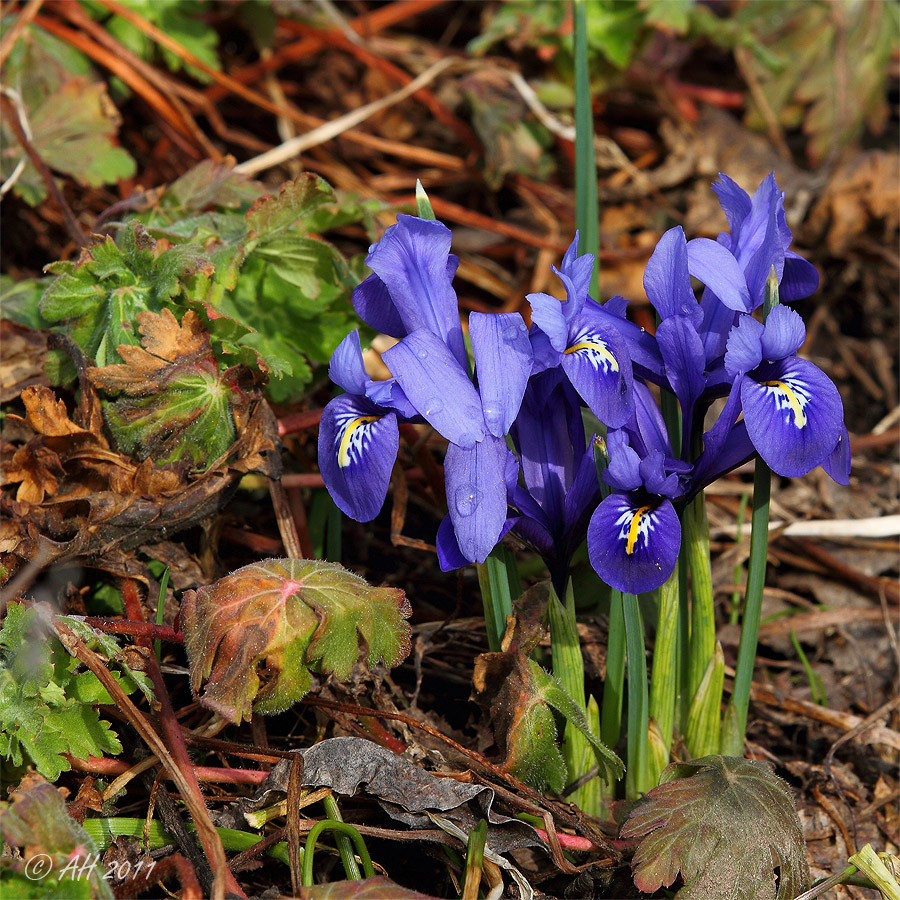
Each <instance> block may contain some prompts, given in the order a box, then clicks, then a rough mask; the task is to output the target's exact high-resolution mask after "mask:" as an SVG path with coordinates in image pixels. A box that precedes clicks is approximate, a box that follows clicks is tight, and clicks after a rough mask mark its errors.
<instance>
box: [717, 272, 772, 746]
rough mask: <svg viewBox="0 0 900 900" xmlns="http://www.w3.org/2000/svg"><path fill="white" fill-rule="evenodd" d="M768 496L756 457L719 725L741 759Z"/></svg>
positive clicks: (768, 305) (767, 481) (766, 474)
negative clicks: (736, 633)
mask: <svg viewBox="0 0 900 900" xmlns="http://www.w3.org/2000/svg"><path fill="white" fill-rule="evenodd" d="M778 303H779V297H778V276H777V275H776V273H775V267H774V266H773V267H772V270H771V272H770V273H769V277H768V279H767V280H766V289H765V299H764V302H763V322H765V320H766V319H767V318H768V316H769V313H770V312H771V311H772V310H773V309H774V308H775V307H776V306H777V305H778ZM771 493H772V472H771V470H770V469H769V467H768V466H767V465H766V464H765V463H764V462H763V461H762V459H761V458H760V457H757V459H756V466H755V468H754V470H753V512H752V514H751V518H750V523H751V524H750V560H749V562H748V564H747V590H746V592H745V594H744V616H743V622H742V623H741V640H740V644H739V645H738V658H737V666H736V668H735V674H734V688H733V689H732V692H731V700H730V701H729V703H728V707H727V708H726V710H725V720H724V722H723V725H722V752H723V753H726V754H728V755H730V756H741V755H743V752H744V735H745V734H746V731H747V711H748V709H749V707H750V685H751V683H752V682H753V667H754V663H755V662H756V646H757V642H758V640H759V619H760V615H761V613H762V601H763V590H764V589H765V586H766V555H767V553H768V550H769V500H770V497H771Z"/></svg>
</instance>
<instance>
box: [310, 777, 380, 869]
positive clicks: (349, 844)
mask: <svg viewBox="0 0 900 900" xmlns="http://www.w3.org/2000/svg"><path fill="white" fill-rule="evenodd" d="M322 806H324V807H325V815H326V816H327V817H328V818H329V819H331V820H332V821H334V822H343V821H344V818H343V816H341V810H340V807H339V806H338V802H337V800H336V799H335V798H334V795H333V794H329V795H328V796H327V797H323V798H322ZM359 840H360V842H362V845H363V847H365V841H364V840H363V837H362V835H360V836H359ZM334 842H335V843H336V844H337V848H338V853H339V854H340V857H341V862H342V863H343V864H344V874H345V875H346V876H347V880H348V881H359V879H360V878H362V875H361V874H360V871H359V866H358V865H357V864H356V856H355V855H354V853H353V843H354V841H353V840H351V838H350V837H349V836H348V835H347V834H345V833H343V832H342V831H341V830H340V829H337V830H336V831H335V833H334ZM309 846H310V847H312V846H313V844H310V845H309ZM310 856H312V853H310ZM370 868H371V864H370Z"/></svg>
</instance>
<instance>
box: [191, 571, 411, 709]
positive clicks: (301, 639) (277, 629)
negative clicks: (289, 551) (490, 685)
mask: <svg viewBox="0 0 900 900" xmlns="http://www.w3.org/2000/svg"><path fill="white" fill-rule="evenodd" d="M409 614H410V606H409V601H408V600H407V599H406V595H405V594H404V593H403V591H401V590H399V589H397V588H375V587H371V586H370V585H368V584H367V583H366V582H365V580H364V579H362V578H360V577H359V576H358V575H354V574H353V573H352V572H348V571H347V570H346V569H344V568H343V567H341V566H339V565H337V564H336V563H328V562H318V561H311V560H304V559H270V560H266V561H264V562H260V563H254V564H253V565H249V566H244V567H243V568H241V569H238V570H237V571H235V572H232V573H231V574H230V575H226V576H225V577H224V578H220V579H219V580H218V581H216V582H215V583H214V584H212V585H209V586H208V587H202V588H199V589H198V590H196V591H188V592H187V594H185V597H184V601H183V603H182V608H181V615H182V627H183V629H184V640H185V647H186V649H187V653H188V658H189V660H190V666H191V686H192V688H193V689H194V691H195V692H199V690H200V687H201V685H202V684H203V682H204V680H205V681H206V686H205V689H204V694H203V697H202V699H201V702H202V703H203V704H204V705H206V706H207V707H209V708H210V709H214V710H215V711H217V712H219V713H220V714H221V715H223V716H225V717H226V718H228V719H230V720H231V721H233V722H238V721H240V720H241V719H242V718H244V719H249V718H250V714H251V712H252V711H254V710H255V711H256V712H262V713H273V712H280V711H281V710H284V709H286V708H287V707H288V706H290V705H291V704H292V703H295V702H296V701H297V700H299V699H300V698H301V697H302V696H303V695H304V694H305V693H306V692H307V691H308V690H309V686H310V674H309V670H310V668H314V669H315V670H316V671H320V672H323V673H333V674H334V675H336V676H337V677H338V678H346V677H348V676H349V674H350V671H351V669H352V667H353V664H354V663H355V662H356V660H357V658H358V656H359V652H360V640H363V641H365V644H366V647H367V648H368V656H367V662H368V665H369V666H370V667H371V666H374V665H375V664H376V663H377V662H378V661H379V660H383V661H384V663H385V665H387V666H395V665H397V664H398V663H399V662H400V661H401V660H402V659H404V658H405V656H406V655H407V654H408V653H409V625H408V623H407V622H406V619H407V618H408V616H409ZM261 681H262V682H263V683H262V684H261Z"/></svg>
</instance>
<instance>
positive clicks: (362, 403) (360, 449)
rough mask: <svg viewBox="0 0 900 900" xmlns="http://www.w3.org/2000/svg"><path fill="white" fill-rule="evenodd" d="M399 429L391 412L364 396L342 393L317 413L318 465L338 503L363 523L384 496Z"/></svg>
mask: <svg viewBox="0 0 900 900" xmlns="http://www.w3.org/2000/svg"><path fill="white" fill-rule="evenodd" d="M399 442H400V433H399V429H398V426H397V415H396V413H393V412H387V411H385V410H384V409H380V408H379V407H377V406H376V405H375V404H374V403H372V402H371V401H369V400H367V399H366V398H365V397H357V396H354V395H352V394H344V395H342V396H340V397H337V398H335V399H334V400H332V401H331V402H330V403H329V404H328V405H327V406H326V407H325V409H324V410H323V412H322V421H321V423H320V425H319V468H320V470H321V472H322V478H323V479H324V481H325V485H326V487H327V488H328V492H329V493H330V494H331V496H332V498H333V499H334V502H335V503H336V504H337V506H338V508H339V509H340V510H341V511H342V512H343V513H346V514H347V515H348V516H350V518H351V519H356V521H357V522H368V521H370V520H371V519H374V518H375V516H377V515H378V513H379V511H380V510H381V507H382V506H383V505H384V498H385V497H386V496H387V489H388V484H389V482H390V480H391V469H392V468H393V466H394V460H395V459H396V458H397V448H398V446H399Z"/></svg>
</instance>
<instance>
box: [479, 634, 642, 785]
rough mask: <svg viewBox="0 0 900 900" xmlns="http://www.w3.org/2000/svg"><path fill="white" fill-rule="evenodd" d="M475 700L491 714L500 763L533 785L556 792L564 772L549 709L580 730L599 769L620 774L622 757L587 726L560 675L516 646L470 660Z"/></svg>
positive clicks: (583, 716) (622, 768)
mask: <svg viewBox="0 0 900 900" xmlns="http://www.w3.org/2000/svg"><path fill="white" fill-rule="evenodd" d="M473 680H474V684H475V689H476V692H477V694H478V697H477V699H478V702H479V703H481V704H482V705H483V706H485V707H487V708H488V710H489V711H490V715H491V717H492V719H493V720H494V725H495V732H496V736H497V741H498V743H499V744H500V746H501V747H502V748H503V750H504V751H505V754H506V758H505V760H504V763H503V765H504V768H506V769H508V770H509V771H510V772H512V773H513V774H514V775H515V776H516V777H517V778H521V779H522V780H523V781H525V782H527V783H528V784H530V785H532V786H533V787H536V788H537V789H538V790H544V789H545V788H547V787H549V788H550V789H551V790H553V791H556V792H557V793H559V792H560V791H561V790H562V789H563V788H564V787H565V785H566V776H567V774H568V772H567V768H566V763H565V760H564V759H563V756H562V753H561V752H560V749H559V744H558V735H557V729H556V719H555V716H554V711H555V712H557V713H559V714H561V715H562V716H563V717H564V718H565V719H566V720H567V721H569V722H571V723H572V725H573V726H574V727H575V728H577V729H578V731H579V732H581V733H582V734H583V735H584V736H585V738H586V739H587V741H588V743H589V744H590V746H591V748H592V749H593V751H594V755H595V756H596V758H597V762H598V764H599V765H600V767H601V769H605V770H606V772H607V774H608V775H613V776H615V777H616V778H620V777H621V775H622V772H623V771H624V767H623V765H622V761H621V760H620V759H619V758H618V756H616V754H615V753H613V752H612V750H610V749H609V748H608V747H607V746H606V745H605V744H603V743H601V742H600V740H599V739H598V738H597V737H596V736H595V735H594V734H593V733H592V732H591V730H590V728H589V727H588V723H587V719H586V718H585V715H584V713H583V712H582V711H581V709H580V708H579V707H578V705H577V704H576V703H575V701H574V700H572V698H571V697H570V696H569V695H568V694H567V693H566V692H565V690H564V689H563V687H562V685H560V683H559V681H558V680H557V679H556V678H554V677H553V676H552V675H551V674H550V673H549V672H545V671H544V670H543V669H542V668H541V667H540V666H539V665H538V664H537V663H536V662H534V660H531V659H528V658H527V657H526V656H525V655H524V653H523V652H522V651H521V649H510V650H509V651H507V652H504V653H483V654H481V656H479V657H478V659H477V660H476V663H475V673H474V679H473Z"/></svg>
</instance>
